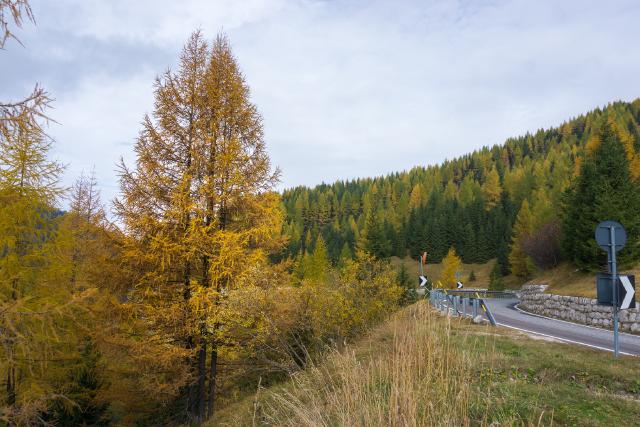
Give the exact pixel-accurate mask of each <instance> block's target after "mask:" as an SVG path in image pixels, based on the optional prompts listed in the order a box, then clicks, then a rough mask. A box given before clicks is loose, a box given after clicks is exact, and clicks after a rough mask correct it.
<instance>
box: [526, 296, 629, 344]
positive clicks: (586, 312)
mask: <svg viewBox="0 0 640 427" xmlns="http://www.w3.org/2000/svg"><path fill="white" fill-rule="evenodd" d="M545 289H546V286H545V285H525V286H523V287H522V289H521V290H520V292H518V296H519V297H520V301H521V302H520V308H522V309H523V310H525V311H530V312H531V313H536V314H541V315H543V316H548V317H554V318H556V319H562V320H568V321H570V322H576V323H582V324H585V325H591V326H598V327H601V328H607V329H611V327H612V324H613V317H612V313H611V307H607V306H604V305H597V304H596V300H594V299H591V298H585V297H570V296H565V295H554V294H547V293H544V290H545ZM620 330H621V331H626V332H638V333H640V310H639V309H638V308H633V309H628V310H620Z"/></svg>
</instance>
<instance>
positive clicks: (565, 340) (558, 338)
mask: <svg viewBox="0 0 640 427" xmlns="http://www.w3.org/2000/svg"><path fill="white" fill-rule="evenodd" d="M498 326H504V327H505V328H510V329H515V330H518V331H521V332H526V333H529V334H534V335H541V336H543V337H547V338H555V339H557V340H560V341H564V342H568V343H571V344H578V345H583V346H585V347H591V348H596V349H598V350H604V351H609V352H611V353H613V349H610V348H606V347H600V346H598V345H593V344H587V343H584V342H580V341H574V340H570V339H567V338H562V337H557V336H555V335H549V334H543V333H542V332H536V331H530V330H528V329H522V328H518V327H515V326H510V325H505V324H504V323H498ZM620 354H624V355H625V356H634V357H638V356H637V355H635V354H632V353H627V352H624V351H621V352H620Z"/></svg>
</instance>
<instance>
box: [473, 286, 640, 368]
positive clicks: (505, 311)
mask: <svg viewBox="0 0 640 427" xmlns="http://www.w3.org/2000/svg"><path fill="white" fill-rule="evenodd" d="M484 301H485V303H486V304H487V305H488V306H489V308H490V309H491V312H492V313H493V316H494V317H495V319H496V323H498V325H500V326H505V327H507V328H512V329H517V330H520V331H524V332H529V333H534V334H537V335H542V336H547V337H551V338H555V339H558V340H561V341H565V342H569V343H573V344H580V345H585V346H589V347H593V348H598V349H600V350H608V351H613V332H612V331H608V330H605V329H600V328H595V327H589V326H583V325H579V324H576V323H570V322H565V321H561V320H553V319H548V318H544V317H539V316H534V315H531V314H527V313H523V312H521V311H518V310H517V309H516V308H515V307H514V306H515V305H516V304H517V303H518V302H519V301H518V300H517V299H485V300H484ZM619 339H620V353H621V354H627V355H634V356H640V336H638V335H631V334H626V333H620V335H619Z"/></svg>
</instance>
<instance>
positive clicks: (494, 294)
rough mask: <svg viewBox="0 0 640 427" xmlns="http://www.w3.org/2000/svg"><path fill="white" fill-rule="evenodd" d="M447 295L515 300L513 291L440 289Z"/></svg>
mask: <svg viewBox="0 0 640 427" xmlns="http://www.w3.org/2000/svg"><path fill="white" fill-rule="evenodd" d="M442 290H446V291H447V293H448V294H449V295H458V296H461V297H476V298H478V297H480V298H516V293H515V291H490V290H488V289H442Z"/></svg>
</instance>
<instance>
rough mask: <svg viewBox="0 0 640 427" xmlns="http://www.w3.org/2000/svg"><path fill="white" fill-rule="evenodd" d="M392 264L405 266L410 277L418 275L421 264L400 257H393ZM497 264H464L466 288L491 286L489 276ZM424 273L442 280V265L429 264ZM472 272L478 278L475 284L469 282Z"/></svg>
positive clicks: (462, 275)
mask: <svg viewBox="0 0 640 427" xmlns="http://www.w3.org/2000/svg"><path fill="white" fill-rule="evenodd" d="M391 263H392V264H393V265H394V266H399V265H400V264H404V265H405V267H406V268H407V271H408V272H409V274H410V275H413V274H415V275H416V276H417V275H418V268H419V264H418V261H417V260H415V259H411V258H403V259H400V258H398V257H392V258H391ZM494 264H495V260H491V261H489V262H486V263H484V264H462V266H461V268H460V273H461V279H462V282H463V283H464V284H465V286H466V287H474V288H486V287H488V286H489V276H490V275H491V269H492V268H493V265H494ZM423 269H424V273H425V274H426V276H427V277H428V278H429V279H430V280H435V281H437V280H440V276H441V275H442V263H438V264H427V265H425V266H423ZM471 271H473V272H474V274H475V276H476V281H475V282H469V280H468V279H469V274H471Z"/></svg>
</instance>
